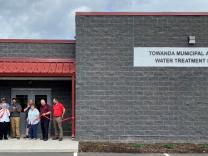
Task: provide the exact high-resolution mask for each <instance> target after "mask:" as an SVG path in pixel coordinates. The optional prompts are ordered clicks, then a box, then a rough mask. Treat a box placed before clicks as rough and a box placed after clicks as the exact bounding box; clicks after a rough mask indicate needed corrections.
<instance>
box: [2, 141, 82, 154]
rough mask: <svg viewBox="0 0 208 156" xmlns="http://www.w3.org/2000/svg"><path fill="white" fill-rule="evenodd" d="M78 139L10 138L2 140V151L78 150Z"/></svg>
mask: <svg viewBox="0 0 208 156" xmlns="http://www.w3.org/2000/svg"><path fill="white" fill-rule="evenodd" d="M78 145H79V143H78V141H73V140H71V139H70V138H64V140H63V141H58V140H51V139H50V140H48V141H42V140H39V139H38V140H29V139H22V138H21V139H20V140H17V139H9V140H1V141H0V147H1V148H0V153H2V152H78Z"/></svg>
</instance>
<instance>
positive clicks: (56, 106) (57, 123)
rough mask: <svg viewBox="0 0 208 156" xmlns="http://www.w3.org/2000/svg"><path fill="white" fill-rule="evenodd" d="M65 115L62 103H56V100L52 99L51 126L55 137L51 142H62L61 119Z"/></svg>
mask: <svg viewBox="0 0 208 156" xmlns="http://www.w3.org/2000/svg"><path fill="white" fill-rule="evenodd" d="M64 114H65V108H64V105H63V104H62V103H60V102H59V101H58V99H57V98H54V99H53V125H54V129H55V137H54V138H53V140H57V139H59V141H62V140H63V128H62V119H63V117H64Z"/></svg>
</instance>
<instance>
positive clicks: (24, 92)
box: [11, 88, 52, 137]
mask: <svg viewBox="0 0 208 156" xmlns="http://www.w3.org/2000/svg"><path fill="white" fill-rule="evenodd" d="M12 98H16V99H17V102H18V103H20V105H21V106H22V109H24V108H25V107H26V106H27V102H28V100H30V99H31V100H33V102H34V103H35V104H36V107H37V108H38V109H39V108H40V100H41V99H45V100H46V102H47V103H48V104H49V105H51V103H52V99H51V89H50V88H12V89H11V99H12ZM25 123H26V122H25V113H24V112H23V111H22V112H21V124H20V132H21V135H25ZM40 133H41V131H40V125H39V129H38V135H39V137H41V136H40Z"/></svg>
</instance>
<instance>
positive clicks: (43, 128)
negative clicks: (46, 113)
mask: <svg viewBox="0 0 208 156" xmlns="http://www.w3.org/2000/svg"><path fill="white" fill-rule="evenodd" d="M49 122H50V120H48V119H41V120H40V125H41V131H42V136H43V139H48V128H49Z"/></svg>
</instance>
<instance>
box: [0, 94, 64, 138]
mask: <svg viewBox="0 0 208 156" xmlns="http://www.w3.org/2000/svg"><path fill="white" fill-rule="evenodd" d="M40 104H41V105H40V110H38V109H37V108H36V106H35V104H34V102H33V101H32V100H29V101H28V104H27V107H26V108H22V107H21V105H20V104H19V103H17V100H16V98H13V99H12V104H11V105H10V104H8V103H7V102H6V98H2V99H1V103H0V140H3V139H4V140H8V133H9V130H10V136H11V137H12V138H17V139H20V122H22V121H21V118H20V113H21V112H22V111H24V112H25V125H26V127H25V128H26V130H25V133H26V134H25V137H24V138H30V139H34V140H36V139H37V130H38V125H39V124H40V125H41V132H42V138H41V139H42V140H44V141H47V140H48V133H49V123H50V121H51V120H52V121H53V127H54V132H55V135H54V137H53V138H52V139H53V140H59V141H62V140H63V128H62V119H63V117H64V114H65V108H64V106H63V104H62V103H61V102H59V100H58V98H54V99H53V106H52V109H51V108H50V105H49V104H47V103H46V101H45V100H44V99H41V100H40Z"/></svg>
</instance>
